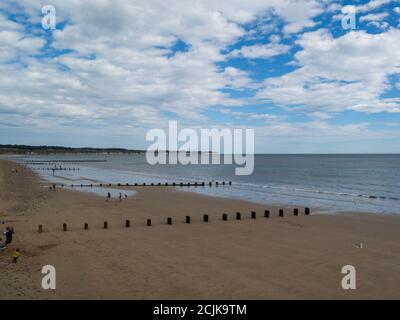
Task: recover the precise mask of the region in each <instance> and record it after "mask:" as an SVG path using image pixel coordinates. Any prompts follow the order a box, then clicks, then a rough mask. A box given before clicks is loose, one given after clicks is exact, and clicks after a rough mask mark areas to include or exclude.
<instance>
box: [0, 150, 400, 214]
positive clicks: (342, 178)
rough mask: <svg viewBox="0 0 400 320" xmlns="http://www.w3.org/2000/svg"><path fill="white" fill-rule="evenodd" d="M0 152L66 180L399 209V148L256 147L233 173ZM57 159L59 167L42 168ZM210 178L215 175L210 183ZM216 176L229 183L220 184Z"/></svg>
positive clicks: (328, 209) (101, 191) (141, 158)
mask: <svg viewBox="0 0 400 320" xmlns="http://www.w3.org/2000/svg"><path fill="white" fill-rule="evenodd" d="M3 158H4V156H3ZM7 158H8V159H10V158H11V159H12V160H14V161H17V162H19V163H22V164H24V165H26V166H28V167H30V168H31V169H33V170H35V171H36V172H38V173H39V174H40V175H41V176H42V178H44V179H46V180H48V181H49V182H52V183H57V184H64V185H65V186H66V187H68V186H70V185H71V184H73V185H80V184H99V183H103V184H109V183H111V184H118V183H120V184H121V185H124V184H126V183H129V184H134V183H140V184H142V183H146V184H150V183H154V184H157V183H159V182H161V183H165V182H168V183H170V184H172V183H173V182H175V183H177V184H178V183H180V182H186V183H187V182H192V183H195V182H198V183H202V182H205V183H206V185H205V186H198V187H180V186H177V187H176V188H177V189H180V190H183V191H190V192H197V193H200V194H204V195H209V196H218V197H226V198H234V199H243V200H248V201H252V202H257V203H262V204H274V205H295V206H308V207H311V208H314V210H316V211H318V212H321V213H335V212H371V213H400V154H354V155H351V154H329V155H328V154H325V155H321V154H307V155H297V154H296V155H287V154H285V155H280V154H274V155H272V154H268V155H267V154H258V155H255V159H254V172H253V173H252V174H251V175H248V176H238V175H235V168H236V167H237V166H236V165H235V164H220V165H217V164H209V165H206V164H198V165H194V164H188V165H182V164H175V165H174V164H165V165H160V164H156V165H150V164H149V163H148V162H147V160H146V156H145V154H129V155H49V156H42V155H36V156H13V157H10V156H8V157H7ZM60 166H61V168H62V169H64V170H55V171H53V170H47V169H49V168H50V169H51V168H60ZM78 169H79V170H78ZM210 181H213V182H214V183H213V186H212V187H209V186H208V182H210ZM217 181H218V182H221V183H220V184H219V185H218V186H215V182H217ZM222 181H225V182H229V181H231V182H232V184H231V185H229V184H228V183H226V184H225V185H222ZM69 188H71V187H69ZM73 188H74V189H76V190H79V191H83V192H94V193H96V194H98V195H101V196H105V195H106V194H107V192H111V193H112V196H115V195H117V194H118V193H119V192H121V190H119V189H116V188H112V187H110V188H99V187H96V186H94V187H91V188H90V187H83V188H79V187H73ZM122 192H123V193H124V194H127V196H132V195H134V193H135V191H133V190H129V189H128V188H127V189H126V190H123V191H122Z"/></svg>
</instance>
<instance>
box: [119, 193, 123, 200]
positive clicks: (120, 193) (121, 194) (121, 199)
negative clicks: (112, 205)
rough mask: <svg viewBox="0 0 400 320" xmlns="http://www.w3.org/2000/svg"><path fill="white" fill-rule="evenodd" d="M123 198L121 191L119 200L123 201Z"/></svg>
mask: <svg viewBox="0 0 400 320" xmlns="http://www.w3.org/2000/svg"><path fill="white" fill-rule="evenodd" d="M121 200H122V193H121V192H120V193H119V201H121Z"/></svg>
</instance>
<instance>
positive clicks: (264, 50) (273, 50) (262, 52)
mask: <svg viewBox="0 0 400 320" xmlns="http://www.w3.org/2000/svg"><path fill="white" fill-rule="evenodd" d="M289 50H290V46H288V45H284V44H279V43H269V44H266V45H262V44H257V45H253V46H243V47H241V48H240V49H236V50H233V51H232V52H231V56H232V57H243V58H248V59H268V58H271V57H274V56H278V55H281V54H285V53H287V52H288V51H289Z"/></svg>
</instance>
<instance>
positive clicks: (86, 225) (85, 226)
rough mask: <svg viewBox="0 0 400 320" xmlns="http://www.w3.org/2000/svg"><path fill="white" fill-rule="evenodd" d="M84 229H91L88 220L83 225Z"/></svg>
mask: <svg viewBox="0 0 400 320" xmlns="http://www.w3.org/2000/svg"><path fill="white" fill-rule="evenodd" d="M83 229H85V230H88V229H89V224H88V223H87V222H85V224H84V225H83Z"/></svg>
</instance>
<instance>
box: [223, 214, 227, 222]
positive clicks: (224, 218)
mask: <svg viewBox="0 0 400 320" xmlns="http://www.w3.org/2000/svg"><path fill="white" fill-rule="evenodd" d="M222 221H228V215H227V214H226V213H224V214H223V215H222Z"/></svg>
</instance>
